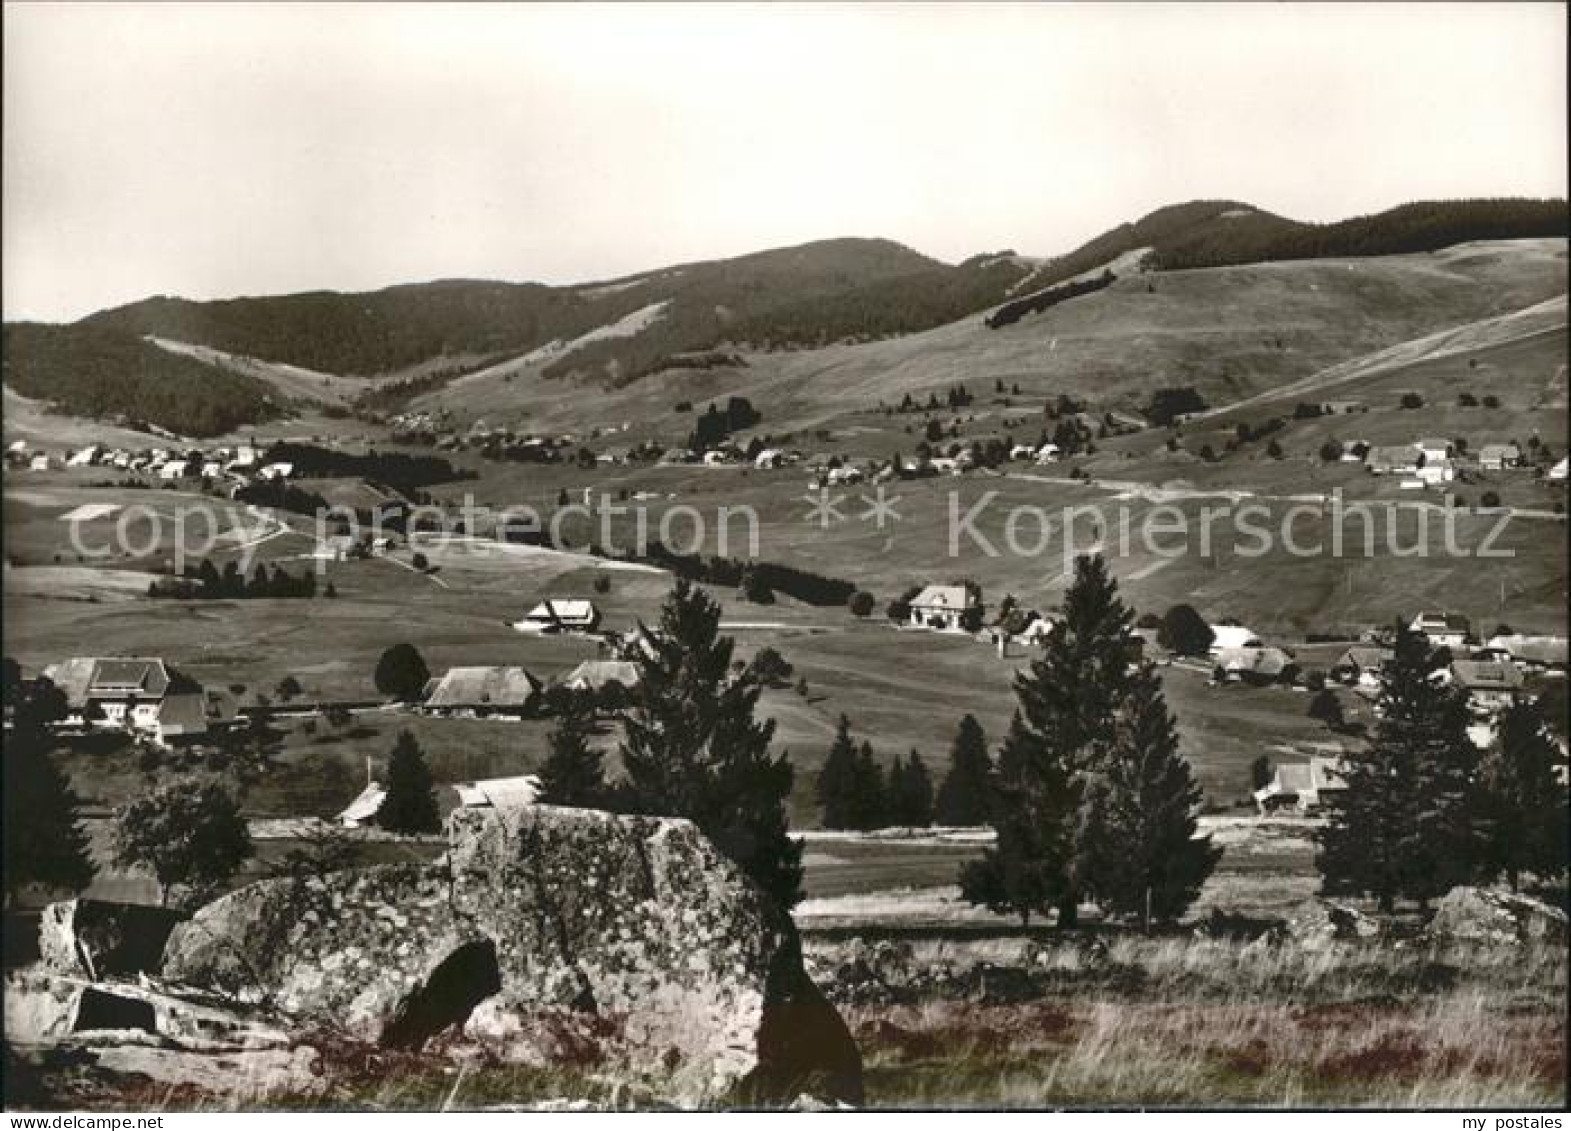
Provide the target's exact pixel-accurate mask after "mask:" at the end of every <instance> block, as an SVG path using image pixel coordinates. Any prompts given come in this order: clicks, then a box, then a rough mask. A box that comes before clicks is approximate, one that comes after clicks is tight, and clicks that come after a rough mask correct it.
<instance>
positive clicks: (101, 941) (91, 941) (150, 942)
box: [38, 899, 182, 979]
mask: <svg viewBox="0 0 1571 1131" xmlns="http://www.w3.org/2000/svg"><path fill="white" fill-rule="evenodd" d="M181 918H182V916H181V915H180V913H179V912H178V911H171V910H168V909H166V908H162V907H147V906H144V905H142V904H138V903H112V902H110V901H108V900H102V899H68V900H65V901H63V902H61V903H51V904H50V905H49V906H48V907H45V908H44V910H43V914H42V915H41V916H40V918H39V923H38V958H39V961H40V962H42V963H43V965H44V968H45V969H46V970H49V971H52V972H53V973H56V974H66V975H70V976H72V977H78V978H88V979H103V978H117V977H133V976H135V975H137V974H157V973H158V968H159V966H160V965H161V964H162V962H163V954H164V947H165V945H166V944H167V943H168V941H169V935H170V933H171V932H172V931H173V930H174V929H175V925H176V924H177V923H179V922H180V920H181Z"/></svg>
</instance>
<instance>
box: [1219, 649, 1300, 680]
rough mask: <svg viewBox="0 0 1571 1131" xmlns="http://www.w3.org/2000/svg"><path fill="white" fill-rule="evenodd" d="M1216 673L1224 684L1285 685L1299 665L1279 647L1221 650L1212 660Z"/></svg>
mask: <svg viewBox="0 0 1571 1131" xmlns="http://www.w3.org/2000/svg"><path fill="white" fill-rule="evenodd" d="M1214 663H1215V665H1216V671H1217V672H1218V673H1219V674H1220V675H1221V677H1222V679H1223V680H1224V681H1227V682H1230V683H1232V682H1243V683H1256V684H1263V683H1279V682H1286V681H1288V680H1290V679H1291V678H1292V677H1293V674H1294V673H1295V672H1297V670H1298V665H1297V664H1295V663H1294V662H1293V658H1292V657H1291V656H1289V655H1288V654H1287V653H1286V652H1284V651H1283V650H1282V649H1280V648H1224V649H1222V650H1221V651H1220V652H1218V653H1217V654H1216V656H1215V657H1214Z"/></svg>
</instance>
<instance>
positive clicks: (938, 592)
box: [911, 585, 981, 632]
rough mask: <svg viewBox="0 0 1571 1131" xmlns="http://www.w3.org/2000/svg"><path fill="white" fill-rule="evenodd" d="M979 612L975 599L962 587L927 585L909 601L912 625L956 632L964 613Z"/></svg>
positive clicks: (968, 590) (960, 625) (972, 594)
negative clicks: (973, 610)
mask: <svg viewBox="0 0 1571 1131" xmlns="http://www.w3.org/2000/svg"><path fill="white" fill-rule="evenodd" d="M972 609H976V610H977V611H980V610H981V606H980V604H978V602H977V599H976V595H975V594H974V593H973V592H972V591H971V590H970V589H968V588H967V587H966V586H964V585H929V586H928V587H927V588H926V589H924V590H922V591H921V592H920V593H918V594H917V595H916V596H915V597H913V598H912V599H911V624H912V625H913V626H914V627H916V628H935V629H938V630H939V631H942V632H958V631H960V629H961V628H962V621H963V620H964V619H965V616H966V613H968V612H969V611H971V610H972Z"/></svg>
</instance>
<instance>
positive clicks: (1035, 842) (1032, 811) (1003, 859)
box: [960, 711, 1079, 924]
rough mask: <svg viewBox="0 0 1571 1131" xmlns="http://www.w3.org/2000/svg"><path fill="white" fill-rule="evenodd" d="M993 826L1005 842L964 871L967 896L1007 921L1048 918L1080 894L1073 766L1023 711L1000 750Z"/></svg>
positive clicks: (994, 785)
mask: <svg viewBox="0 0 1571 1131" xmlns="http://www.w3.org/2000/svg"><path fill="white" fill-rule="evenodd" d="M992 788H993V795H992V796H993V809H992V814H991V816H990V823H991V824H992V826H993V828H994V830H995V832H996V833H997V840H996V841H995V842H994V843H993V845H991V846H990V847H988V848H986V849H984V850H983V853H982V858H981V859H980V860H975V861H972V862H971V863H969V864H967V865H966V866H965V867H964V868H962V869H961V873H960V892H961V895H963V896H964V897H965V898H966V899H967V900H969V901H970V902H972V903H975V904H979V905H981V906H984V907H986V908H988V909H989V910H990V911H993V912H996V913H997V914H1000V915H1018V916H1019V917H1020V922H1021V923H1022V924H1029V923H1030V921H1031V916H1032V915H1044V916H1045V915H1046V914H1047V913H1048V912H1049V911H1051V910H1052V909H1053V908H1055V907H1059V906H1060V905H1061V904H1062V903H1063V902H1064V901H1065V900H1066V899H1068V898H1070V897H1071V896H1072V894H1073V890H1074V889H1073V886H1072V884H1071V883H1070V875H1071V872H1072V869H1073V865H1074V836H1073V834H1074V829H1075V824H1076V819H1077V818H1076V806H1077V803H1078V799H1079V794H1078V790H1077V785H1076V778H1075V775H1074V774H1073V773H1072V772H1071V770H1070V768H1069V766H1068V764H1067V762H1066V761H1065V760H1063V759H1060V758H1055V757H1052V756H1051V750H1050V748H1049V747H1048V746H1047V745H1046V744H1044V743H1043V742H1042V741H1041V740H1040V739H1039V737H1038V736H1037V735H1035V734H1034V733H1033V732H1032V731H1031V730H1030V728H1029V727H1027V726H1026V724H1025V721H1024V720H1023V719H1022V718H1021V715H1020V712H1018V711H1016V712H1015V716H1014V718H1013V719H1011V720H1010V724H1009V732H1008V733H1007V734H1006V735H1005V737H1004V742H1003V745H1002V746H1001V747H1000V748H999V751H998V770H997V772H996V773H995V774H994V775H993V783H992Z"/></svg>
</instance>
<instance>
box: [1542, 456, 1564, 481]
mask: <svg viewBox="0 0 1571 1131" xmlns="http://www.w3.org/2000/svg"><path fill="white" fill-rule="evenodd" d="M1566 466H1567V461H1566V460H1564V459H1562V460H1561V461H1560V462H1559V463H1557V464H1555V466H1553V467H1551V468H1550V469H1549V470H1548V471H1547V472H1545V473H1544V478H1546V479H1549V480H1551V481H1552V482H1555V483H1564V482H1565V481H1566Z"/></svg>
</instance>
